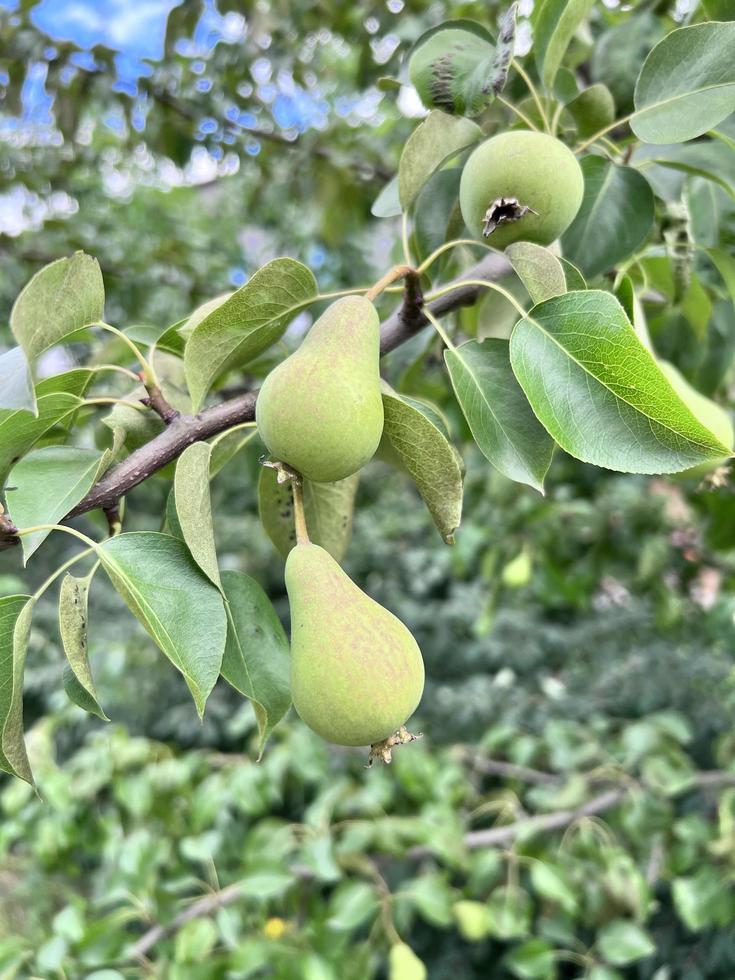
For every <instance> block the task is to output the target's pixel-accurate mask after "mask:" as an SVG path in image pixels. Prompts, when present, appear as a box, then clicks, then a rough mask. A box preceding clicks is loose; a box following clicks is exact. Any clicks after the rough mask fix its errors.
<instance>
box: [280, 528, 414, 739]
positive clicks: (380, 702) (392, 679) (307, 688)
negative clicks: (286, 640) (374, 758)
mask: <svg viewBox="0 0 735 980" xmlns="http://www.w3.org/2000/svg"><path fill="white" fill-rule="evenodd" d="M286 589H287V590H288V598H289V602H290V604H291V697H292V698H293V703H294V707H295V708H296V711H297V712H298V714H299V716H300V718H301V719H302V721H304V722H306V724H307V725H308V726H309V728H312V729H313V730H314V731H315V732H316V733H317V734H318V735H321V736H322V738H325V739H326V740H327V741H329V742H334V743H335V744H337V745H373V744H375V743H376V742H381V741H382V740H383V739H386V738H388V737H389V736H390V735H393V734H394V733H395V732H396V731H398V729H399V728H401V726H402V725H404V724H405V723H406V721H407V720H408V718H409V717H410V716H411V715H412V714H413V712H414V711H415V709H416V706H417V704H418V703H419V701H420V700H421V694H422V692H423V689H424V662H423V660H422V658H421V651H420V650H419V647H418V644H417V643H416V640H414V638H413V636H412V635H411V633H410V632H409V630H408V629H407V628H406V627H405V626H404V625H403V623H402V622H401V621H400V620H399V619H397V618H396V617H395V616H394V615H393V614H392V613H390V612H388V610H387V609H384V608H383V607H382V606H381V605H379V604H378V603H377V602H375V601H374V600H373V599H371V598H370V597H369V596H367V595H365V593H364V592H362V591H361V590H360V589H358V587H357V586H356V585H355V583H354V582H353V581H352V580H351V579H350V578H349V576H348V575H346V574H345V572H343V571H342V569H341V568H340V566H339V565H338V564H337V562H336V561H335V560H334V558H332V556H331V555H330V554H329V553H328V552H327V551H325V550H324V549H323V548H320V547H319V545H316V544H311V543H299V544H297V545H296V547H295V548H293V549H292V550H291V552H290V554H289V556H288V560H287V561H286Z"/></svg>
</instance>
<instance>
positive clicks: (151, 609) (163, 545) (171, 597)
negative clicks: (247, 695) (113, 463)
mask: <svg viewBox="0 0 735 980" xmlns="http://www.w3.org/2000/svg"><path fill="white" fill-rule="evenodd" d="M97 553H98V555H99V557H100V559H101V561H102V567H103V568H104V569H105V571H106V572H107V574H108V575H109V577H110V580H111V581H112V584H113V585H114V586H115V588H116V589H117V591H118V592H119V593H120V595H121V596H122V597H123V599H124V600H125V602H126V603H127V605H128V607H129V609H130V610H131V612H132V613H133V614H134V615H135V616H136V618H137V619H138V620H139V621H140V623H142V625H143V626H144V628H145V629H146V631H147V632H148V633H149V634H150V635H151V636H152V637H153V639H154V640H155V641H156V643H157V644H158V646H159V647H160V648H161V650H162V651H163V652H164V653H165V654H166V656H167V657H168V658H169V660H171V662H172V663H173V664H174V666H175V667H177V668H178V669H179V670H180V671H181V673H182V674H183V675H184V679H185V680H186V683H187V684H188V686H189V690H190V691H191V693H192V696H193V698H194V703H195V704H196V708H197V711H198V713H199V716H200V717H201V716H202V715H203V713H204V705H205V704H206V701H207V698H208V696H209V694H210V692H211V690H212V688H213V687H214V685H215V682H216V680H217V677H218V675H219V672H220V667H221V665H222V656H223V653H224V648H225V635H226V632H227V617H226V615H225V608H224V603H223V601H222V596H221V595H220V594H219V592H218V591H217V589H216V588H215V586H214V585H212V583H211V582H210V581H209V580H208V579H207V578H206V576H205V575H204V573H203V572H202V571H201V570H200V569H199V567H198V566H197V565H196V563H195V562H194V559H193V558H192V557H191V555H190V554H189V551H188V549H187V547H186V545H185V544H184V542H183V541H180V540H179V539H178V538H173V537H171V536H170V535H167V534H158V533H156V532H153V531H133V532H130V533H127V534H120V535H118V536H117V537H114V538H110V539H109V540H107V541H104V542H102V544H100V545H99V546H98V548H97Z"/></svg>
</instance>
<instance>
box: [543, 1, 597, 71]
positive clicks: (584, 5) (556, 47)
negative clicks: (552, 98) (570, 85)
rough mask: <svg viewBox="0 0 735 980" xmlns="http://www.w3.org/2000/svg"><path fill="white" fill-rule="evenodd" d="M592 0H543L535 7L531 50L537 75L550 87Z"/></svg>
mask: <svg viewBox="0 0 735 980" xmlns="http://www.w3.org/2000/svg"><path fill="white" fill-rule="evenodd" d="M593 3H594V0H543V2H542V3H541V4H539V6H538V8H537V10H538V12H536V10H534V17H533V29H534V45H533V46H534V53H535V56H536V66H537V68H538V71H539V75H541V78H542V80H543V83H544V85H545V86H546V88H547V89H549V90H551V89H552V87H553V84H554V79H555V78H556V73H557V71H558V70H559V68H560V66H561V63H562V59H563V57H564V55H565V53H566V50H567V48H568V47H569V42H570V41H571V40H572V38H573V36H574V33H575V31H576V30H577V28H578V27H579V25H580V24H581V23H582V21H583V20H584V18H585V17H586V16H587V13H588V12H589V10H590V9H591V7H592V5H593Z"/></svg>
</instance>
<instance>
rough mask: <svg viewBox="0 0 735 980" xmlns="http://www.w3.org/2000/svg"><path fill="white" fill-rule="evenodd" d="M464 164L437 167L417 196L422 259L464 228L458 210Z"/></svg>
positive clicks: (418, 243) (416, 220) (416, 236)
mask: <svg viewBox="0 0 735 980" xmlns="http://www.w3.org/2000/svg"><path fill="white" fill-rule="evenodd" d="M461 176H462V168H461V167H449V168H448V169H446V170H437V172H436V173H435V174H432V176H431V177H429V179H428V180H427V181H426V183H425V184H424V186H423V187H422V188H421V190H420V191H419V194H418V197H417V198H416V208H415V212H414V215H415V216H414V241H415V243H416V254H417V258H418V259H419V260H420V261H423V260H424V259H425V258H428V256H429V255H431V253H432V252H433V251H435V249H437V248H439V246H440V245H443V244H444V242H448V241H451V240H452V239H453V238H459V237H460V235H461V233H462V229H463V227H464V220H463V218H462V213H461V211H460V210H459V179H460V177H461Z"/></svg>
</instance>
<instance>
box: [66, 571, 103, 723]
mask: <svg viewBox="0 0 735 980" xmlns="http://www.w3.org/2000/svg"><path fill="white" fill-rule="evenodd" d="M93 576H94V570H92V571H91V572H90V573H89V575H85V576H84V578H76V577H75V576H74V575H69V574H67V575H65V576H64V578H63V579H62V582H61V589H60V590H59V632H60V634H61V644H62V646H63V648H64V653H65V654H66V659H67V661H68V663H67V664H66V665H65V667H64V690H65V691H66V693H67V695H68V696H69V699H70V700H71V701H73V702H74V704H76V705H79V707H80V708H83V709H84V710H85V711H88V712H90V713H91V714H93V715H97V717H98V718H101V719H102V720H103V721H109V718H108V717H107V715H106V714H105V713H104V711H103V710H102V708H101V707H100V705H99V701H98V699H97V692H96V690H95V686H94V681H93V680H92V671H91V669H90V666H89V655H88V649H87V648H88V639H87V637H88V629H87V626H88V622H89V615H88V599H89V587H90V584H91V582H92V578H93Z"/></svg>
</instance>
